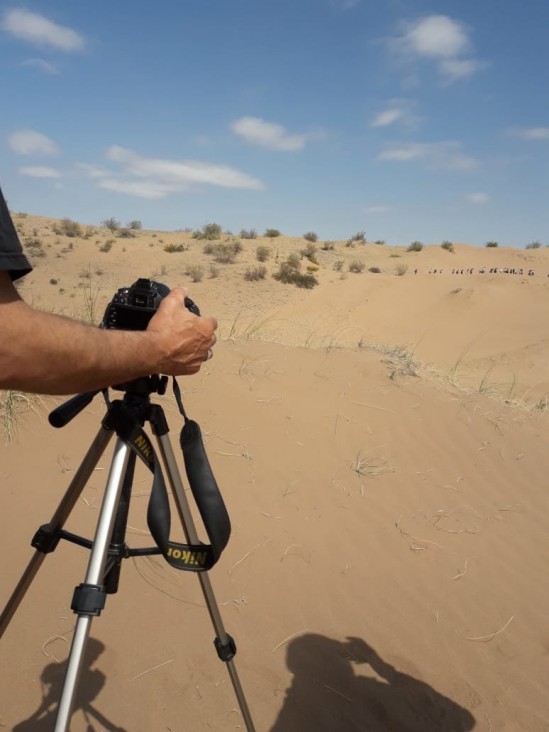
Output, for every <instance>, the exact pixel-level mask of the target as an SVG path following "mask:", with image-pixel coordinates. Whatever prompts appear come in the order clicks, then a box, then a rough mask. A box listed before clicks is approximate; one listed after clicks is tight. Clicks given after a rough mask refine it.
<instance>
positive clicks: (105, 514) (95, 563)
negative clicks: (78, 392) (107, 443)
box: [54, 438, 130, 732]
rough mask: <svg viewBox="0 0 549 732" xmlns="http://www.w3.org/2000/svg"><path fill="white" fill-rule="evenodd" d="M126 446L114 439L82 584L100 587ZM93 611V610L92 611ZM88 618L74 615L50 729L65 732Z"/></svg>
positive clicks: (81, 656) (80, 664)
mask: <svg viewBox="0 0 549 732" xmlns="http://www.w3.org/2000/svg"><path fill="white" fill-rule="evenodd" d="M129 455H130V448H129V447H128V446H127V445H126V444H125V443H124V442H123V441H122V440H121V439H120V438H118V439H117V441H116V446H115V448H114V456H113V460H112V463H111V469H110V472H109V478H108V481H107V487H106V489H105V495H104V496H103V503H102V504H101V511H100V514H99V521H98V524H97V528H96V532H95V537H94V540H93V547H92V550H91V554H90V559H89V564H88V570H87V573H86V579H85V582H84V584H85V585H90V586H95V587H101V586H102V585H103V580H104V575H105V567H106V564H107V559H108V550H109V546H110V543H111V537H112V533H113V528H114V522H115V519H116V512H117V508H118V504H119V501H120V495H121V493H122V486H123V483H124V477H125V474H126V468H127V466H128V459H129ZM95 614H97V613H95ZM91 622H92V617H91V615H90V614H89V613H88V614H85V613H82V614H79V615H78V620H77V621H76V627H75V630H74V636H73V640H72V644H71V650H70V654H69V660H68V665H67V671H66V674H65V680H64V682H63V692H62V694H61V701H60V702H59V709H58V712H57V721H56V723H55V729H54V732H68V730H69V725H70V720H71V716H72V710H73V706H74V701H75V694H76V689H77V686H78V680H79V678H80V674H81V671H82V665H83V661H84V651H85V647H86V643H87V640H88V637H89V634H90V629H91Z"/></svg>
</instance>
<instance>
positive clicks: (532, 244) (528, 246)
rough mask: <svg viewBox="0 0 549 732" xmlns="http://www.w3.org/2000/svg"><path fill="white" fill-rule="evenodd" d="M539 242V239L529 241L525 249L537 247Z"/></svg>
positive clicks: (539, 245) (539, 244)
mask: <svg viewBox="0 0 549 732" xmlns="http://www.w3.org/2000/svg"><path fill="white" fill-rule="evenodd" d="M540 247H541V243H540V242H539V241H531V242H530V244H527V245H526V249H539V248H540Z"/></svg>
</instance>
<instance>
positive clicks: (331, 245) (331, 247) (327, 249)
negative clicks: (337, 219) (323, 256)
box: [321, 241, 335, 252]
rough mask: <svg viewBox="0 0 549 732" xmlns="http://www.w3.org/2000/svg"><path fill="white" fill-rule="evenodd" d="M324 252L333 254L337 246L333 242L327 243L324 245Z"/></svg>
mask: <svg viewBox="0 0 549 732" xmlns="http://www.w3.org/2000/svg"><path fill="white" fill-rule="evenodd" d="M321 249H322V251H324V252H331V251H333V250H334V249H335V245H334V243H333V241H325V242H324V244H323V245H322V247H321Z"/></svg>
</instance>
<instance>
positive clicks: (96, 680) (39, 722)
mask: <svg viewBox="0 0 549 732" xmlns="http://www.w3.org/2000/svg"><path fill="white" fill-rule="evenodd" d="M104 650H105V646H104V645H103V643H101V642H100V641H98V640H96V639H95V638H89V639H88V641H87V644H86V652H85V658H84V665H83V669H82V673H81V675H80V680H79V682H78V688H77V690H76V697H75V704H74V711H75V712H76V711H77V710H79V709H81V710H82V712H83V713H84V717H85V719H86V722H87V731H88V732H94V730H95V729H96V727H94V726H93V725H92V719H94V720H95V721H96V722H97V725H98V726H97V728H99V729H102V730H106V732H127V730H125V729H123V728H122V727H117V726H116V725H114V724H112V722H110V721H109V720H108V719H107V718H106V717H104V716H103V714H101V712H100V711H99V710H98V709H96V708H95V707H94V706H93V705H92V701H93V700H94V699H95V698H96V696H97V695H98V694H99V692H100V691H101V689H102V687H103V685H104V684H105V680H106V677H105V674H104V673H103V672H102V671H100V670H99V669H97V668H96V669H92V668H91V666H92V665H93V663H94V662H95V661H96V660H97V659H98V658H99V656H100V655H101V654H102V653H103V651H104ZM66 670H67V662H66V661H65V662H64V663H50V664H49V665H48V666H46V667H45V669H44V670H43V671H42V674H41V675H40V682H41V684H42V701H41V702H40V705H39V707H38V709H37V710H36V711H35V712H34V714H32V715H31V716H30V717H29V718H28V719H26V720H24V721H23V722H20V723H19V724H17V725H16V726H15V727H14V728H13V732H51V730H52V729H53V728H54V726H55V720H56V717H57V708H58V706H59V700H60V698H61V692H62V690H63V681H64V678H65V673H66Z"/></svg>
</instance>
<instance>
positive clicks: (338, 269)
mask: <svg viewBox="0 0 549 732" xmlns="http://www.w3.org/2000/svg"><path fill="white" fill-rule="evenodd" d="M344 266H345V262H344V261H343V260H342V259H338V260H337V262H334V265H333V267H332V269H333V270H334V272H342V271H343V267H344Z"/></svg>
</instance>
